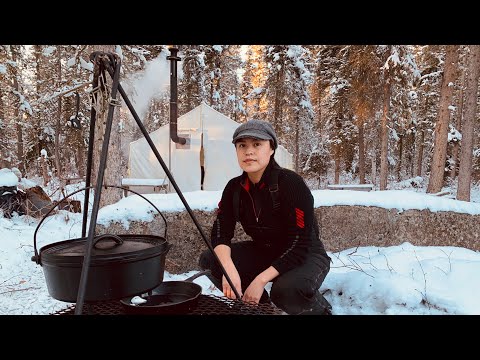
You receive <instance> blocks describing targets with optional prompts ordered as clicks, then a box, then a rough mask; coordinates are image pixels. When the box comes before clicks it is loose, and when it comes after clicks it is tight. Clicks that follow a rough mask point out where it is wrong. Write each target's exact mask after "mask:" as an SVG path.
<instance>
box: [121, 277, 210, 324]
mask: <svg viewBox="0 0 480 360" xmlns="http://www.w3.org/2000/svg"><path fill="white" fill-rule="evenodd" d="M209 273H210V270H204V271H200V272H198V273H196V274H195V275H193V276H190V277H189V278H188V279H185V280H184V281H164V282H162V283H161V284H160V285H159V286H157V287H156V288H155V289H153V290H152V291H151V292H149V293H148V294H143V295H141V296H129V297H126V298H124V299H122V300H120V302H121V303H122V306H123V308H124V309H125V312H126V313H129V314H139V315H140V314H142V315H150V314H152V315H153V314H157V315H167V314H172V315H173V314H185V313H188V312H189V311H192V310H194V309H195V308H196V307H197V305H198V300H199V297H200V295H201V294H202V287H201V286H200V285H198V284H195V283H193V282H192V281H193V280H195V279H196V278H198V277H200V276H203V275H207V274H209ZM138 298H140V299H141V300H142V302H136V301H133V300H135V299H138Z"/></svg>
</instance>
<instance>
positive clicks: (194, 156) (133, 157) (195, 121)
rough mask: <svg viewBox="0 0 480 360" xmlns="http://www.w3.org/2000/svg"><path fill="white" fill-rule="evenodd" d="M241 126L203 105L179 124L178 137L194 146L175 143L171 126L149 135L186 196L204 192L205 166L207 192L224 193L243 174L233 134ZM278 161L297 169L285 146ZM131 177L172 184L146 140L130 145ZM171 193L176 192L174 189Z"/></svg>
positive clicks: (276, 155)
mask: <svg viewBox="0 0 480 360" xmlns="http://www.w3.org/2000/svg"><path fill="white" fill-rule="evenodd" d="M239 125H240V123H237V122H236V121H233V120H232V119H230V118H229V117H227V116H225V115H223V114H221V113H220V112H218V111H216V110H215V109H213V108H211V107H210V106H208V105H207V104H205V103H202V104H200V105H199V106H197V107H196V108H195V109H193V110H191V111H190V112H188V113H186V114H184V115H182V116H180V117H179V118H178V121H177V129H178V135H179V136H180V137H186V138H187V139H189V140H190V144H188V145H179V144H176V143H174V142H173V141H171V140H170V125H169V124H166V125H164V126H162V127H160V128H159V129H157V130H155V131H153V132H152V133H150V134H149V135H150V137H151V139H152V141H153V143H154V144H155V146H156V148H157V149H158V152H159V153H160V155H161V156H162V159H163V161H164V162H165V164H166V165H167V167H169V170H170V172H171V173H172V175H173V178H174V179H175V182H176V183H177V185H178V186H179V188H180V190H181V191H182V192H188V191H197V190H201V177H202V171H201V163H202V162H203V166H204V170H205V175H204V179H203V190H209V191H216V190H223V188H224V187H225V185H226V184H227V182H228V181H229V180H230V179H231V178H232V177H235V176H238V175H240V174H241V173H242V170H241V168H240V166H239V165H238V163H237V156H236V153H235V147H234V146H233V144H232V135H233V132H234V131H235V129H236V128H237V127H238V126H239ZM202 144H203V151H201V149H202ZM169 147H170V149H169ZM202 152H203V154H202ZM275 159H276V160H277V162H278V163H279V164H280V165H281V166H283V167H286V168H289V169H292V168H293V157H292V154H290V153H289V152H288V151H287V150H286V149H285V148H284V147H283V146H281V145H279V147H278V149H277V150H276V152H275ZM128 176H129V178H135V179H164V178H166V182H168V178H167V177H166V175H165V173H164V171H163V169H162V167H161V165H160V163H159V162H158V160H157V158H156V157H155V155H154V154H153V151H152V150H151V149H150V146H149V145H148V143H147V140H146V139H145V138H144V137H142V138H140V139H138V140H136V141H133V142H131V143H130V152H129V169H128ZM139 192H142V191H139ZM170 192H175V189H174V188H173V186H172V187H171V189H170Z"/></svg>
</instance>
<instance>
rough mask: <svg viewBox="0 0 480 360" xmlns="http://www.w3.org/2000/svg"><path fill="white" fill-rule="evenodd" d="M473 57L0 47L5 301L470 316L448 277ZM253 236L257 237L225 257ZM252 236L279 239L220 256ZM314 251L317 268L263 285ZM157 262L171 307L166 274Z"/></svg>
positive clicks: (326, 49)
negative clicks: (243, 253) (251, 269)
mask: <svg viewBox="0 0 480 360" xmlns="http://www.w3.org/2000/svg"><path fill="white" fill-rule="evenodd" d="M479 58H480V46H477V45H446V46H440V45H429V46H417V45H314V46H302V45H274V46H266V45H243V46H240V45H181V46H179V47H176V46H165V45H144V46H139V45H132V46H130V45H128V46H127V45H121V46H120V45H119V46H113V45H56V46H53V45H50V46H49V45H31V46H26V45H1V46H0V86H1V88H2V89H7V90H6V91H2V92H0V128H1V129H2V133H3V134H4V136H3V137H2V139H1V141H0V220H1V221H0V228H2V229H10V228H12V229H14V230H15V231H17V232H11V231H10V230H9V231H8V247H6V250H2V252H1V254H2V257H1V258H0V259H2V261H4V260H3V259H12V260H11V261H10V260H9V261H6V260H5V261H4V263H3V264H2V266H1V267H0V286H1V287H2V288H3V289H1V290H2V291H1V294H0V295H1V297H0V310H2V301H3V302H4V304H5V305H4V306H5V308H4V309H5V311H4V312H3V311H2V312H1V313H5V314H15V313H16V312H17V313H19V314H24V313H28V305H25V304H26V300H27V296H25V297H22V296H20V294H19V293H23V292H25V294H30V295H32V294H41V295H37V296H36V295H33V297H34V298H38V299H42V300H41V303H42V304H48V309H49V310H48V311H47V312H48V313H51V312H55V314H57V315H67V314H68V315H85V314H112V313H113V314H116V315H119V314H125V313H128V312H129V311H137V310H138V308H136V307H135V306H137V305H139V304H142V302H147V305H140V306H145V308H144V309H143V310H145V311H143V310H142V311H140V312H139V313H142V314H145V313H146V314H149V315H153V314H157V315H159V314H164V312H163V310H165V309H166V310H167V311H168V310H171V311H172V312H173V313H175V314H185V313H188V314H192V315H208V314H214V315H215V314H217V315H218V314H222V315H267V314H269V315H285V314H290V315H300V314H303V313H308V312H312V314H314V315H320V314H322V315H324V314H327V315H329V314H333V315H336V314H351V313H362V312H361V311H362V310H358V309H362V306H363V305H362V303H363V304H365V308H366V309H369V310H368V311H369V312H367V313H369V314H408V313H409V312H410V313H422V314H473V313H477V312H478V308H477V307H475V306H474V305H473V306H472V302H471V298H470V297H469V296H465V294H468V292H465V291H463V290H464V289H463V288H462V291H457V293H458V297H455V296H454V295H453V294H451V293H448V292H446V291H445V290H444V289H445V284H447V283H448V282H450V281H453V280H452V279H451V278H450V275H451V274H453V273H455V274H469V273H470V274H471V275H467V278H469V279H474V278H475V276H474V274H475V272H476V271H477V267H478V265H477V255H478V251H480V248H478V241H477V239H478V236H480V233H479V227H478V225H477V224H478V219H479V216H480V215H479V214H480V209H479V208H478V206H479V205H478V202H480V200H479V198H478V194H479V186H480V155H479V154H480V151H479V146H480V143H479V142H478V136H476V134H477V133H478V130H479V129H478V121H476V120H477V119H478V109H477V102H478V101H477V100H478V78H479V77H480V67H479V65H478V64H479V62H478V59H479ZM33 69H35V70H33ZM18 79H23V80H18ZM45 79H51V81H50V82H47V81H45ZM242 132H243V133H242ZM242 134H244V135H245V136H241V135H242ZM235 136H237V138H235ZM279 174H280V175H279ZM232 179H233V180H232ZM231 180H232V181H231ZM227 183H228V184H231V185H230V188H228V187H227V186H226V185H227ZM286 183H288V185H285V184H286ZM234 186H236V190H232V188H233V187H234ZM222 206H224V207H223V208H222ZM225 206H226V208H225ZM14 234H17V236H15V235H14ZM252 240H253V243H254V244H255V246H258V249H261V251H260V250H258V249H257V250H255V251H259V252H258V253H256V255H255V256H254V257H253V258H245V259H248V260H246V261H245V259H242V260H239V259H237V258H235V261H234V260H233V259H234V255H235V254H234V253H233V251H234V250H233V249H236V248H237V246H238V247H239V246H240V245H241V244H247V245H248V244H249V243H251V242H252ZM56 241H59V242H56ZM225 245H226V246H225ZM225 247H226V248H230V249H229V250H225ZM319 249H321V251H320V250H319ZM280 250H281V251H280ZM397 250H398V253H397V252H396V251H397ZM230 251H232V253H230ZM422 251H424V252H422ZM12 252H15V256H12ZM420 252H422V254H424V256H425V257H424V258H422V256H418V255H417V254H419V253H420ZM205 253H206V254H211V256H212V259H213V262H212V263H210V264H209V265H208V266H212V268H211V269H205V268H204V267H205V263H202V260H201V259H202V258H200V254H205ZM432 253H435V254H436V255H435V256H432V255H431V254H432ZM258 254H261V255H262V256H264V255H265V256H266V258H267V257H268V256H273V254H276V256H275V257H273V258H272V259H271V260H272V261H271V262H269V263H266V264H262V265H261V266H262V267H261V269H262V270H261V271H260V270H258V269H256V270H255V271H257V270H258V272H257V273H256V274H255V276H256V277H255V276H253V277H252V278H250V277H249V276H251V275H248V276H247V275H246V274H247V272H242V271H240V270H238V269H237V267H238V268H239V269H240V267H241V266H247V265H248V266H257V265H255V264H256V261H259V260H258V258H257V257H256V256H257V255H258ZM266 254H268V255H266ZM319 254H321V255H319ZM397 254H398V257H397ZM400 254H401V255H400ZM7 255H8V256H7ZM376 255H378V256H376ZM202 256H203V255H202ZM225 256H227V257H225ZM235 256H236V255H235ZM316 256H321V257H322V259H324V260H325V259H329V260H330V261H329V262H328V266H327V265H325V264H326V263H327V262H325V263H324V265H322V266H326V268H322V270H318V269H317V268H316V270H315V271H316V272H317V273H316V274H313V275H312V274H310V273H309V275H308V276H312V278H311V279H310V278H303V277H302V276H303V275H302V276H297V277H296V278H295V279H297V281H295V282H290V283H289V285H288V286H281V285H279V284H282V285H283V281H286V280H285V279H288V276H290V275H291V274H294V271H297V270H298V271H306V270H305V269H307V266H313V265H312V264H315V266H319V265H318V264H319V262H318V259H317V258H316ZM356 256H358V258H357V257H356ZM401 256H408V257H409V260H408V261H401V260H399V259H400V257H401ZM313 258H315V259H316V260H315V261H313V260H312V259H313ZM225 259H227V260H225ZM312 261H313V262H312ZM322 261H323V260H322ZM437 261H438V262H437ZM212 264H214V265H212ZM241 264H244V265H241ZM245 264H246V265H245ZM403 264H408V265H405V266H404V265H403ZM232 265H233V266H234V267H235V270H232V267H231V266H232ZM215 266H218V267H215ZM258 266H260V265H258ZM15 268H18V269H19V271H20V272H18V273H15V274H14V275H10V274H9V273H10V272H12V269H15ZM452 269H454V270H455V272H454V270H452ZM458 269H461V271H456V270H458ZM206 270H208V271H209V272H208V271H207V272H205V273H204V274H203V273H202V271H206ZM219 270H220V271H219ZM237 270H238V272H237ZM309 271H311V270H309ZM192 272H193V274H192ZM218 273H220V278H218ZM27 274H28V275H27ZM286 274H287V275H286ZM433 274H435V275H433ZM203 275H205V277H203ZM214 275H215V276H216V278H215V276H214ZM357 275H360V277H358V276H357ZM192 276H193V277H192ZM222 276H223V278H222ZM244 276H246V277H245V278H244ZM291 276H292V278H293V275H291ZM322 276H326V277H325V278H324V277H322ZM452 276H453V275H452ZM197 277H198V279H202V280H201V281H197V280H196V279H197ZM237 277H238V278H242V279H244V280H245V279H248V281H247V284H242V285H244V287H245V288H243V286H242V288H240V287H235V286H234V285H233V284H234V281H238V279H237ZM389 277H393V278H395V281H400V283H403V284H405V287H404V290H405V289H407V291H405V292H404V291H403V290H402V291H400V290H399V289H400V288H398V289H393V288H388V287H385V288H383V286H384V285H383V284H384V283H385V284H387V283H388V284H390V286H391V285H392V283H391V279H389ZM172 278H173V279H180V281H178V284H177V285H178V286H179V288H180V290H179V292H180V293H182V294H181V295H182V296H183V299H186V300H187V304H186V305H185V307H183V308H181V309H180V308H179V307H177V305H180V304H181V303H182V301H183V300H179V299H176V298H175V297H172V296H171V295H172V293H171V292H168V291H167V292H166V293H163V290H161V289H162V288H163V286H167V287H168V286H172V287H173V286H174V283H175V281H172V282H170V281H167V280H171V279H172ZM447 278H448V279H447ZM207 279H208V281H207ZM215 279H216V280H215ZM223 279H224V280H223ZM312 279H315V281H316V283H315V285H314V287H313V288H310V287H311V285H310V283H309V281H310V282H312V281H313V280H312ZM352 279H357V280H358V281H359V282H355V281H353V280H352ZM371 279H374V280H372V281H373V282H369V281H368V280H371ZM194 280H195V281H194ZM215 281H217V284H215ZM218 281H220V282H221V284H222V285H221V286H223V292H222V290H221V289H220V290H219V286H220V285H218ZM169 283H170V284H169ZM199 283H201V284H202V285H201V286H198V284H199ZM227 283H228V285H227ZM237 284H238V283H237ZM248 284H250V285H251V286H249V285H248ZM259 284H260V285H259ZM300 284H308V286H309V288H308V296H307V295H305V294H304V293H303V292H304V291H307V290H305V289H304V288H302V286H303V285H300ZM355 284H357V285H355ZM360 284H362V285H360ZM380 284H382V285H380ZM433 284H434V285H433ZM363 285H365V286H368V287H372V286H373V288H377V289H381V291H380V292H378V294H377V293H375V292H364V291H361V290H360V288H361V287H362V286H363ZM305 286H306V285H305ZM464 286H466V287H472V288H474V287H475V286H474V284H469V283H465V285H464ZM280 289H281V290H280ZM312 289H313V290H312ZM389 289H390V290H389ZM240 290H241V291H244V292H245V294H246V295H245V296H246V297H250V296H252V297H253V298H254V299H255V300H254V303H255V305H253V306H254V307H251V306H252V304H251V303H249V302H247V301H245V302H244V301H243V300H242V299H241V298H239V291H240ZM261 291H263V293H262V292H261ZM279 291H285V294H288V296H289V297H288V299H289V300H291V301H293V302H294V304H293V305H294V306H293V305H292V303H291V302H288V301H286V300H285V299H286V298H284V297H282V296H279V295H278V292H279ZM261 294H265V295H266V297H267V301H260V295H261ZM344 294H348V296H349V299H350V300H347V299H346V298H345V297H343V295H344ZM389 294H390V295H392V296H390V297H389ZM413 294H415V295H413ZM164 295H165V296H166V298H163V297H162V296H164ZM300 295H301V296H300ZM290 296H292V297H290ZM294 296H297V297H296V298H295V299H296V300H292V299H294ZM460 296H461V297H460ZM464 296H465V297H464ZM472 296H475V294H472ZM233 297H235V298H237V299H234V298H233ZM320 298H321V299H324V300H325V302H326V304H328V306H327V305H325V302H324V303H323V305H322V306H324V307H321V308H315V306H317V305H318V304H320V303H321V301H320V300H318V299H320ZM153 299H161V300H155V301H157V302H156V303H154V304H153V307H152V308H151V309H149V308H148V307H149V306H150V304H151V303H150V301H153ZM165 299H166V300H165ZM262 299H263V295H262ZM299 299H313V300H311V301H314V303H315V304H316V305H315V306H313V305H305V306H304V305H302V306H303V308H302V310H296V309H295V306H297V303H296V302H295V301H299ZM17 300H18V301H19V304H21V305H19V306H20V307H16V305H14V303H15V302H16V301H17ZM134 300H135V301H140V302H139V303H136V304H134V305H132V304H133V301H134ZM284 301H285V302H284ZM302 301H303V300H302ZM308 301H310V300H308ZM62 302H63V303H69V304H71V305H70V306H69V307H68V308H66V307H65V306H66V304H63V305H62V304H61V303H62ZM7 304H8V305H7ZM312 304H313V303H312ZM132 306H133V308H132ZM255 306H256V307H255ZM318 306H319V305H318ZM349 307H350V308H351V309H350V310H349ZM33 309H35V310H33ZM212 309H213V310H212ZM32 311H35V313H38V312H42V310H38V309H37V308H35V307H32ZM32 313H33V312H32Z"/></svg>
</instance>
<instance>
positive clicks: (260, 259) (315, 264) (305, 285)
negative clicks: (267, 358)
mask: <svg viewBox="0 0 480 360" xmlns="http://www.w3.org/2000/svg"><path fill="white" fill-rule="evenodd" d="M231 249H232V255H231V256H232V260H233V263H234V264H235V267H236V268H237V270H238V273H239V275H240V279H241V281H242V292H244V291H245V290H246V288H247V287H248V285H250V283H251V282H252V281H253V279H255V277H256V276H257V275H258V274H260V273H261V272H262V271H264V270H265V269H267V268H268V267H269V266H270V265H271V263H272V261H273V260H274V259H276V258H277V257H278V256H279V254H274V253H271V252H270V251H269V249H268V248H267V249H265V248H262V247H259V246H258V245H256V244H255V243H254V242H253V241H244V242H237V243H232V245H231ZM329 260H330V259H329V258H328V257H325V256H322V255H320V254H311V255H309V256H308V258H307V260H306V261H305V263H304V264H302V265H300V266H298V267H296V268H294V269H292V270H290V271H287V272H286V273H284V274H281V275H279V276H277V277H276V278H275V279H273V280H272V288H271V291H270V299H271V301H272V302H273V303H274V304H275V305H276V306H277V307H278V308H280V309H282V310H283V311H285V312H286V313H287V314H292V315H300V314H302V315H321V314H326V313H330V309H331V306H330V304H329V303H328V301H327V300H326V299H325V298H324V297H323V295H322V294H321V293H320V292H319V291H318V289H319V288H320V286H321V285H322V283H323V281H324V280H325V276H326V275H327V273H328V271H329V270H330V261H329ZM199 265H200V267H201V268H202V269H203V270H206V269H210V270H211V272H212V274H211V275H210V276H209V278H210V280H211V281H212V283H213V284H214V285H215V286H216V287H217V288H218V289H220V291H222V275H223V272H222V271H221V268H220V266H219V264H218V262H217V261H216V259H215V258H214V256H213V254H212V252H211V251H210V250H208V249H207V250H206V251H204V252H203V253H202V254H201V255H200V259H199ZM268 299H269V296H268V293H267V292H266V291H265V290H264V292H263V295H262V298H261V299H260V302H265V301H268Z"/></svg>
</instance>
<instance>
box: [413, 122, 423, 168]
mask: <svg viewBox="0 0 480 360" xmlns="http://www.w3.org/2000/svg"><path fill="white" fill-rule="evenodd" d="M424 141H425V131H424V130H423V129H421V130H420V140H419V142H418V157H417V172H416V174H415V176H422V164H423V148H424V147H425V144H424Z"/></svg>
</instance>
